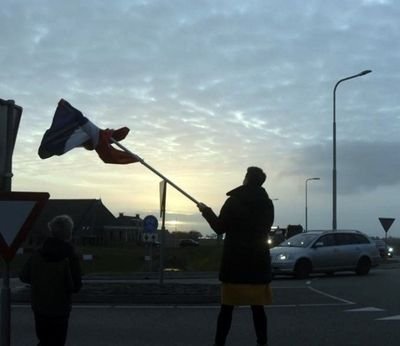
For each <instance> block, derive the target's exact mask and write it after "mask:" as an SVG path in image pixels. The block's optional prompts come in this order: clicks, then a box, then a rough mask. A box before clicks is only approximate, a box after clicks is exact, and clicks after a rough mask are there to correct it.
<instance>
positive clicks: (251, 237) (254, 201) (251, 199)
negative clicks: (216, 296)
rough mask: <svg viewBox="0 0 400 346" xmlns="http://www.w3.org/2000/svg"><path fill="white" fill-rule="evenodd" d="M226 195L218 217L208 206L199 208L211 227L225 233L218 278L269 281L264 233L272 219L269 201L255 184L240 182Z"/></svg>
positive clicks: (267, 253)
mask: <svg viewBox="0 0 400 346" xmlns="http://www.w3.org/2000/svg"><path fill="white" fill-rule="evenodd" d="M227 195H228V196H229V198H228V199H227V200H226V202H225V204H224V205H223V207H222V208H221V212H220V214H219V216H216V215H215V213H214V212H213V211H212V210H211V209H210V208H207V209H206V210H204V211H203V216H204V218H205V219H206V220H207V221H208V223H209V224H210V226H211V228H212V229H213V230H214V231H215V232H216V233H217V234H223V233H225V240H224V248H223V253H222V259H221V267H220V273H219V278H220V280H221V281H222V282H227V283H243V284H262V283H269V282H270V281H271V259H270V254H269V248H268V243H267V236H268V232H269V231H270V229H271V226H272V223H273V221H274V206H273V204H272V201H271V200H270V198H269V197H268V194H267V192H266V191H265V190H264V189H263V188H262V187H259V186H251V185H242V186H239V187H238V188H236V189H234V190H232V191H230V192H228V193H227Z"/></svg>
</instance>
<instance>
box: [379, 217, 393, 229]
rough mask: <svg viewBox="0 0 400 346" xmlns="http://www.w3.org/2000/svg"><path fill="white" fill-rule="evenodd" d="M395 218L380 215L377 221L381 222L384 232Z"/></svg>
mask: <svg viewBox="0 0 400 346" xmlns="http://www.w3.org/2000/svg"><path fill="white" fill-rule="evenodd" d="M394 220H395V219H393V218H389V217H380V218H379V221H380V222H381V225H382V227H383V229H384V230H385V232H387V231H388V230H389V228H390V226H392V224H393V222H394Z"/></svg>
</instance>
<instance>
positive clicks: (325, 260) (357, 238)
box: [270, 230, 379, 279]
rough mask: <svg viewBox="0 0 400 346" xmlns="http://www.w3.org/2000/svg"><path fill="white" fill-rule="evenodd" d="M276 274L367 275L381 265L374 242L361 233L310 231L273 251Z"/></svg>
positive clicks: (294, 237)
mask: <svg viewBox="0 0 400 346" xmlns="http://www.w3.org/2000/svg"><path fill="white" fill-rule="evenodd" d="M270 252H271V265H272V273H273V274H290V275H294V276H295V277H296V278H298V279H304V278H307V277H308V276H309V274H310V273H326V274H330V275H332V274H333V273H334V272H337V271H355V272H356V273H357V274H358V275H367V274H368V273H369V271H370V269H371V267H374V266H376V265H378V263H379V251H378V249H377V248H376V245H375V243H374V242H373V241H372V240H371V239H370V238H369V237H368V236H366V235H365V234H364V233H362V232H359V231H342V230H337V231H308V232H305V233H299V234H297V235H295V236H293V237H291V238H289V239H287V240H285V241H284V242H282V243H281V244H279V245H278V246H276V247H274V248H272V249H271V250H270Z"/></svg>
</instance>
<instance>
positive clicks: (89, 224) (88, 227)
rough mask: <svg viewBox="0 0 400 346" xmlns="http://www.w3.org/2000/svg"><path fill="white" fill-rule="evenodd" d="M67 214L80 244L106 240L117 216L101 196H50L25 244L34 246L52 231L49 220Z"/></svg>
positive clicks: (75, 240)
mask: <svg viewBox="0 0 400 346" xmlns="http://www.w3.org/2000/svg"><path fill="white" fill-rule="evenodd" d="M60 214H68V215H69V216H71V217H72V219H73V220H74V223H75V227H74V230H73V240H74V242H75V243H78V244H103V243H107V242H108V241H109V239H110V233H111V232H112V227H113V226H115V225H116V218H115V216H114V215H113V214H112V213H111V212H110V211H109V210H108V209H107V208H106V207H105V206H104V204H103V202H102V201H101V200H99V199H50V200H48V201H47V203H46V206H45V207H44V209H43V211H42V213H41V214H40V216H39V218H38V219H37V220H36V222H35V224H34V226H33V229H32V230H31V232H30V234H29V236H28V239H27V240H26V241H25V243H24V245H23V246H24V248H35V247H37V246H39V245H40V244H42V242H43V240H44V239H45V238H46V237H47V236H48V235H49V231H48V227H47V223H48V222H49V221H50V220H51V219H52V218H53V217H55V216H57V215H60Z"/></svg>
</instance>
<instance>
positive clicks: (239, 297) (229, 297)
mask: <svg viewBox="0 0 400 346" xmlns="http://www.w3.org/2000/svg"><path fill="white" fill-rule="evenodd" d="M221 304H224V305H270V304H272V289H271V286H270V285H269V284H230V283H225V282H223V283H222V286H221Z"/></svg>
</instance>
